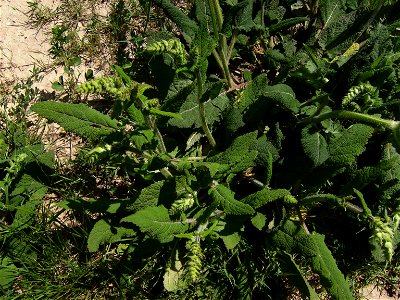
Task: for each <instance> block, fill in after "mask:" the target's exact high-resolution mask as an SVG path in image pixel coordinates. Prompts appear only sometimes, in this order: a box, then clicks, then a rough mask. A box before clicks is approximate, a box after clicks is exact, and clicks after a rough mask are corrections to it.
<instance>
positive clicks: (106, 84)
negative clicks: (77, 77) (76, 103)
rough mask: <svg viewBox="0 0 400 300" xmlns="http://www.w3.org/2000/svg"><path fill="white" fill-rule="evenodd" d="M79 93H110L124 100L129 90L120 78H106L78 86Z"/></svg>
mask: <svg viewBox="0 0 400 300" xmlns="http://www.w3.org/2000/svg"><path fill="white" fill-rule="evenodd" d="M76 90H77V92H78V93H108V94H110V95H113V96H115V97H120V98H124V97H125V96H126V92H127V88H126V87H125V86H124V85H123V83H122V80H121V79H120V78H118V77H112V76H106V77H100V78H96V79H92V80H90V81H87V82H85V83H82V84H80V85H78V87H77V89H76Z"/></svg>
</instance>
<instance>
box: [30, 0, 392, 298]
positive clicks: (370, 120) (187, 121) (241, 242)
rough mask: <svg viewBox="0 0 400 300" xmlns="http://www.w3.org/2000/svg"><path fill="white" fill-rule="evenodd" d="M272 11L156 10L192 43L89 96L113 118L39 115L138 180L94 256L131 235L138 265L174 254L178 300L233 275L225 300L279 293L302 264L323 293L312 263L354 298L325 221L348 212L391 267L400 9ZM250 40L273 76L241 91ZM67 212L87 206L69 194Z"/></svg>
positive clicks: (301, 272) (51, 108)
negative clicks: (240, 63) (271, 269)
mask: <svg viewBox="0 0 400 300" xmlns="http://www.w3.org/2000/svg"><path fill="white" fill-rule="evenodd" d="M260 2H261V3H259V2H258V1H244V2H236V1H225V2H223V3H222V2H219V1H218V0H217V1H215V0H212V1H211V0H210V1H201V0H200V1H196V3H195V6H194V7H193V9H192V11H193V14H194V18H191V17H190V16H187V15H186V14H184V13H183V12H182V11H181V10H180V9H178V8H177V7H176V6H174V5H173V4H172V3H171V2H169V1H168V0H156V1H155V3H156V4H157V5H158V6H159V7H161V8H162V9H163V11H164V12H165V14H166V15H167V16H168V17H169V18H170V19H171V20H172V21H173V22H174V23H175V24H176V25H177V26H178V28H179V29H180V30H181V32H182V34H183V39H182V40H178V39H176V38H172V39H171V38H168V39H161V40H158V41H155V42H153V43H149V45H147V48H145V52H147V54H149V55H152V56H154V57H153V60H154V61H156V62H159V64H153V65H152V64H151V63H149V66H150V71H151V76H149V82H152V81H153V82H154V84H153V83H152V84H151V85H150V84H147V83H140V82H137V81H135V80H134V78H135V77H134V76H130V74H131V73H130V71H131V70H129V67H120V66H115V67H114V71H115V75H113V76H106V77H99V78H94V79H92V80H90V81H87V82H85V83H82V84H81V85H80V86H79V87H78V89H77V90H78V91H79V92H80V93H97V94H100V95H103V96H104V97H108V98H110V99H111V100H112V102H113V105H112V108H111V110H110V112H106V113H101V112H99V111H97V110H94V109H92V108H90V107H89V106H87V105H85V104H67V103H59V102H54V101H43V102H39V103H36V104H34V105H33V106H32V111H34V112H36V113H37V114H39V115H40V116H42V117H44V118H47V119H48V120H50V121H53V122H57V123H59V124H60V125H61V126H63V127H64V128H65V129H66V130H68V131H71V132H74V133H76V134H78V135H80V136H82V137H84V138H87V139H89V140H90V141H91V142H92V143H93V149H92V150H91V151H89V152H86V154H85V153H82V155H88V156H91V157H92V158H93V157H95V158H96V159H92V160H91V162H92V163H98V164H105V165H118V167H119V168H120V170H122V171H123V172H124V174H125V175H126V176H128V177H127V178H130V179H131V180H132V181H134V182H135V185H136V188H135V191H133V193H132V197H130V198H128V199H113V200H110V203H109V205H108V207H106V208H104V207H103V208H101V207H98V208H97V210H96V212H101V213H102V214H101V215H100V216H99V219H98V220H97V221H96V223H95V224H94V226H93V229H92V230H91V232H90V234H89V237H88V249H89V251H91V252H95V251H97V250H99V248H100V247H101V246H102V245H103V244H108V243H118V242H120V243H122V241H124V243H128V246H127V249H126V252H125V253H126V255H137V257H143V256H145V255H146V254H143V253H141V252H140V250H143V249H141V247H145V246H144V245H154V249H153V248H151V247H150V248H151V249H146V250H148V251H149V252H150V253H153V254H154V253H156V251H163V253H167V254H166V257H168V258H167V259H166V260H165V259H164V260H163V266H164V271H163V277H162V278H163V288H164V289H165V290H166V291H168V293H170V294H169V295H172V294H173V293H177V294H179V293H180V292H182V291H193V290H196V291H197V292H196V293H197V294H196V295H200V294H201V291H202V290H206V287H205V286H204V285H203V284H204V282H207V284H212V283H211V282H212V281H213V280H214V279H215V276H217V275H216V274H218V276H221V275H220V274H225V275H224V276H226V278H225V277H224V280H226V282H227V284H231V286H232V289H230V290H229V289H224V290H222V289H218V291H223V293H224V295H223V296H220V297H225V298H229V297H235V296H238V295H240V297H242V298H246V299H250V298H251V297H252V296H254V295H256V294H257V293H258V292H264V293H266V292H267V290H268V288H266V287H260V286H262V285H261V284H259V283H257V281H258V278H257V277H260V274H263V270H265V269H267V268H268V266H267V265H266V264H268V263H270V264H271V265H274V264H277V265H278V266H279V268H280V269H281V270H282V271H285V270H287V271H289V270H290V272H288V273H290V274H291V276H288V277H289V278H290V279H291V281H292V282H293V284H295V285H296V287H297V288H298V289H299V291H300V293H301V294H302V296H303V297H304V298H309V299H318V297H319V296H318V294H317V292H316V290H315V288H314V286H313V284H311V283H310V282H309V278H308V277H307V276H306V271H305V270H306V269H307V268H309V269H311V270H312V272H313V273H315V274H317V275H318V276H319V278H320V284H321V285H322V286H323V287H324V289H325V290H326V292H327V293H328V294H329V295H331V296H332V297H333V298H335V299H353V294H352V291H351V289H350V285H349V283H348V282H347V280H346V278H345V275H344V274H343V273H342V272H341V271H340V269H339V267H338V264H337V262H336V260H335V258H334V256H335V252H334V247H333V245H334V243H335V242H340V241H339V240H340V238H335V237H334V234H333V233H332V232H330V231H329V230H326V226H327V225H326V224H327V222H329V221H327V220H326V218H327V217H326V215H325V217H324V214H323V212H324V211H326V210H328V211H329V212H330V216H336V215H339V217H337V219H336V221H335V222H336V223H338V225H337V226H339V227H340V226H343V224H344V226H343V227H340V228H341V230H343V231H345V232H346V237H347V238H348V236H352V237H354V238H360V237H359V235H357V234H356V233H357V232H358V231H361V229H363V228H368V227H369V228H370V231H369V236H367V237H365V236H363V237H364V238H365V239H364V240H361V238H360V243H368V242H369V243H370V244H371V251H372V257H373V258H374V259H375V260H376V261H378V262H382V263H384V264H389V263H390V262H391V260H392V259H393V257H395V255H396V247H397V244H398V241H399V231H398V227H399V226H398V223H399V217H398V215H399V213H398V212H399V207H400V206H399V204H398V193H399V192H400V182H399V180H400V179H399V178H400V177H399V176H400V167H399V166H400V156H399V154H398V149H399V146H400V142H399V141H400V127H399V126H400V125H399V124H400V123H399V122H400V121H398V120H399V119H400V116H399V113H398V112H397V111H396V109H393V108H394V107H395V105H396V104H398V96H399V86H398V83H397V82H398V77H399V73H398V72H397V71H396V70H397V69H396V68H398V64H399V57H398V55H397V52H398V51H399V45H400V41H399V34H398V29H397V28H398V25H399V24H400V23H399V22H400V21H399V18H398V16H397V15H394V14H392V13H391V9H394V8H395V7H398V4H397V3H395V2H393V3H392V2H390V1H386V2H382V3H381V2H379V3H377V2H369V1H341V2H340V3H339V2H337V1H329V0H325V1H319V2H312V4H313V5H311V7H310V6H309V5H306V3H303V2H301V3H300V2H296V3H292V2H290V4H289V2H284V3H283V1H260ZM257 9H260V10H257ZM254 32H257V33H258V35H257V38H258V39H260V41H254V44H253V45H252V46H254V45H262V48H261V49H262V50H260V52H261V54H259V57H262V58H263V61H262V62H261V65H262V67H263V68H265V69H264V70H263V69H262V68H261V69H260V70H258V71H257V72H258V73H254V74H251V76H250V78H249V76H245V75H244V76H243V77H246V78H242V82H241V83H240V84H237V83H235V82H234V80H233V78H232V74H233V71H234V70H233V68H234V66H233V65H232V64H230V61H232V60H231V59H232V57H233V56H234V55H237V56H238V57H240V55H243V57H245V54H244V52H242V51H243V49H241V43H243V41H246V40H247V41H250V37H249V35H250V33H254ZM260 32H261V33H260ZM265 41H268V42H267V43H266V42H265ZM184 42H185V43H186V44H184ZM244 44H246V42H244ZM247 45H248V44H247ZM256 58H257V57H256ZM242 59H243V58H242ZM213 62H214V63H215V64H216V66H217V68H218V70H219V75H220V76H221V78H219V77H218V74H213V68H212V63H213ZM165 74H169V76H164V75H165ZM160 78H163V80H157V79H160ZM242 83H243V84H242ZM377 153H378V156H379V157H377ZM94 201H96V200H94ZM61 205H62V206H63V207H66V208H70V209H72V208H74V209H76V202H74V201H72V200H68V199H67V200H65V201H64V202H63V203H62V204H61ZM82 206H83V204H82ZM82 210H84V208H83V207H82ZM339 218H341V219H340V220H339ZM338 220H339V221H338ZM347 225H348V227H346V226H347ZM350 225H351V226H350ZM345 228H346V229H345ZM349 228H350V229H349ZM332 239H336V240H335V241H332ZM249 245H251V246H249ZM331 251H332V252H331ZM213 253H215V257H223V258H224V259H225V258H226V257H225V255H227V256H229V258H226V260H225V261H224V268H225V269H224V270H223V271H221V268H222V267H221V268H218V267H217V266H215V265H213V263H212V262H213V261H214V260H212V259H210V260H208V259H206V258H205V257H206V255H209V256H212V254H213ZM253 253H258V254H259V253H262V254H263V255H260V256H259V257H263V258H262V259H261V258H260V259H258V258H255V257H252V256H253ZM266 253H269V254H271V255H270V257H269V259H270V260H269V262H267V261H268V259H266V258H265V255H266ZM210 254H211V255H210ZM148 255H151V254H148ZM214 259H217V258H214ZM160 261H161V260H160ZM341 263H342V262H341ZM342 264H343V263H342ZM249 270H251V271H249ZM246 272H247V276H244V274H246ZM279 276H282V275H279ZM271 277H273V275H271ZM263 278H265V277H263ZM214 285H216V284H214ZM238 297H239V296H238Z"/></svg>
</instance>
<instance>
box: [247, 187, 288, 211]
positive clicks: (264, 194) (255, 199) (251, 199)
mask: <svg viewBox="0 0 400 300" xmlns="http://www.w3.org/2000/svg"><path fill="white" fill-rule="evenodd" d="M287 195H290V192H289V191H288V190H285V189H276V190H271V189H269V188H268V187H265V188H264V189H262V190H261V191H258V192H255V193H254V194H251V195H249V196H247V197H245V198H243V199H242V202H244V203H246V204H248V205H250V206H251V207H253V208H259V207H262V206H264V205H265V204H268V203H271V202H273V201H276V200H278V199H283V197H285V196H287Z"/></svg>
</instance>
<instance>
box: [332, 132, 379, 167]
mask: <svg viewBox="0 0 400 300" xmlns="http://www.w3.org/2000/svg"><path fill="white" fill-rule="evenodd" d="M373 131H374V129H373V128H372V127H370V126H368V125H364V124H354V125H352V126H350V127H349V128H348V129H346V130H345V131H344V132H343V133H342V134H341V135H340V136H339V137H336V138H335V139H334V140H333V141H332V142H330V143H329V147H328V149H329V158H328V159H327V160H326V163H327V164H329V165H336V166H345V165H350V164H352V163H354V162H355V160H356V157H357V156H358V155H360V154H361V153H362V152H364V150H365V145H366V144H367V142H368V139H369V138H370V137H371V135H372V133H373Z"/></svg>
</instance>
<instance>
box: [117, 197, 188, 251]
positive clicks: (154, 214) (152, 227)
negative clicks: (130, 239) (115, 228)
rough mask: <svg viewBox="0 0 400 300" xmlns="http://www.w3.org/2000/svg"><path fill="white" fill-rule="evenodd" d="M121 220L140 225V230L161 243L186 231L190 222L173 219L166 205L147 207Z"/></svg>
mask: <svg viewBox="0 0 400 300" xmlns="http://www.w3.org/2000/svg"><path fill="white" fill-rule="evenodd" d="M121 222H131V223H134V224H136V225H137V226H139V228H140V230H141V231H143V232H145V233H147V234H149V235H150V236H151V237H153V238H156V239H158V240H159V241H160V242H161V243H168V242H171V241H172V240H173V239H174V235H175V234H178V233H184V232H185V231H187V229H188V224H184V223H182V222H181V221H179V220H178V221H172V220H171V219H170V217H169V214H168V209H166V208H165V207H164V206H162V205H161V206H154V207H147V208H145V209H143V210H139V211H138V212H136V213H134V214H133V215H130V216H128V217H125V218H123V219H122V220H121Z"/></svg>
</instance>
